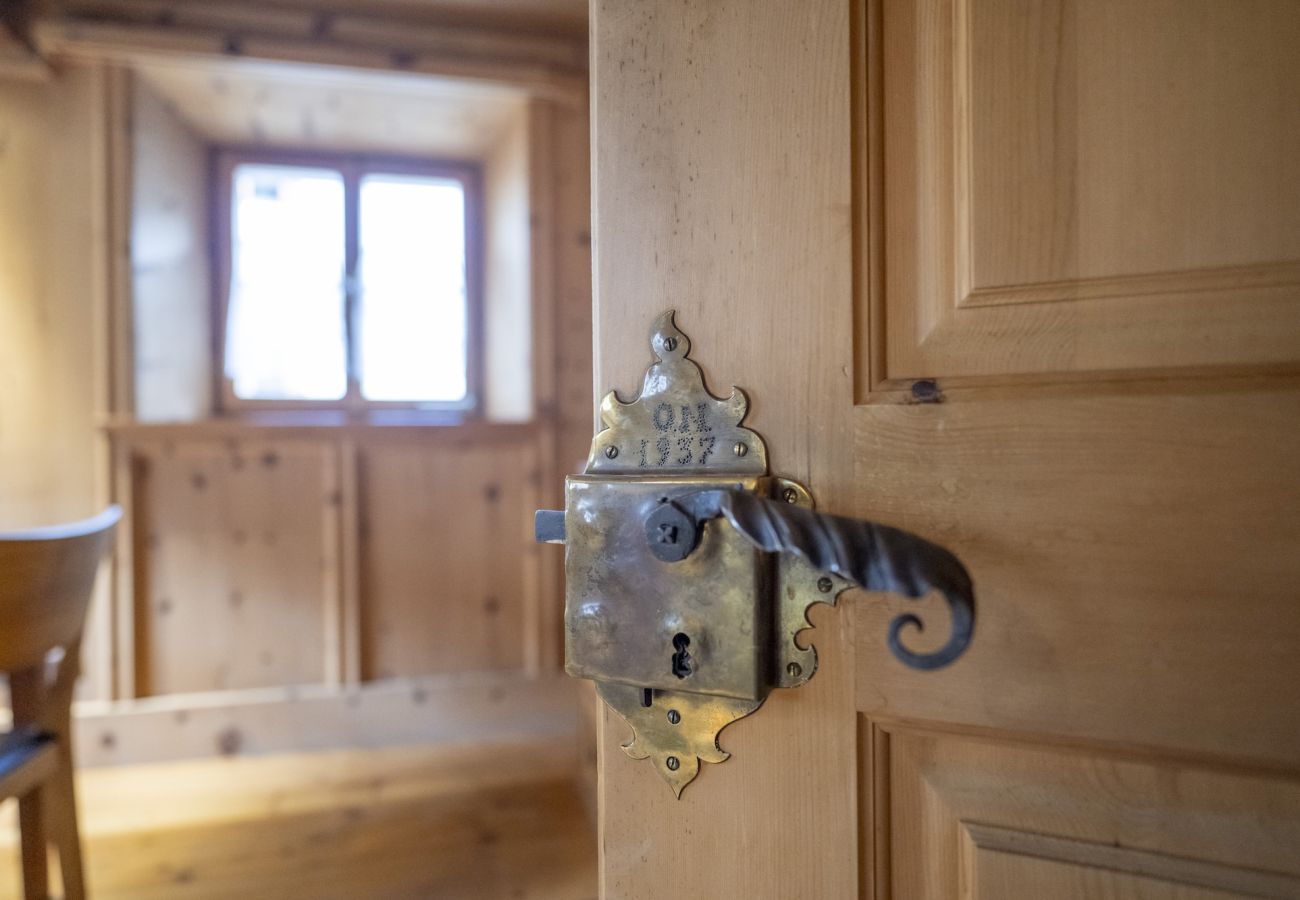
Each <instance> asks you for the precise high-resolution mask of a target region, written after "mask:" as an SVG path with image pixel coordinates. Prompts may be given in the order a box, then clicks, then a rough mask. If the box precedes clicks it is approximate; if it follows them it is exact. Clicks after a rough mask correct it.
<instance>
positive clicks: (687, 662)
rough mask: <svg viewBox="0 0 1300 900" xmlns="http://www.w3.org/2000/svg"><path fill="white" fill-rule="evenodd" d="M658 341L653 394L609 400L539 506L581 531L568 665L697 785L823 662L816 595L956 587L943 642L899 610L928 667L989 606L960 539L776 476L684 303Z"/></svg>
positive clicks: (568, 606) (569, 578) (899, 623)
mask: <svg viewBox="0 0 1300 900" xmlns="http://www.w3.org/2000/svg"><path fill="white" fill-rule="evenodd" d="M650 345H651V349H652V350H653V352H654V354H655V357H656V361H655V362H654V363H652V364H651V366H650V368H649V369H648V370H647V371H646V374H645V380H644V382H643V384H642V388H641V393H640V394H639V395H638V396H637V397H636V398H635V399H633V400H631V401H623V400H621V399H619V397H618V396H617V395H615V394H614V393H613V392H611V393H609V394H607V395H606V396H605V398H604V399H603V400H602V402H601V405H600V415H601V421H602V422H603V423H604V426H605V427H604V429H603V430H602V431H600V433H598V434H597V435H596V436H595V437H594V439H593V440H592V445H591V454H590V456H589V457H588V459H587V467H586V471H585V472H584V473H583V474H582V475H575V476H571V477H570V478H569V479H568V480H567V481H566V503H565V510H564V512H563V513H562V514H561V513H559V512H558V511H551V510H540V511H539V512H538V518H537V536H538V540H542V541H546V542H549V543H563V544H564V545H565V576H566V582H567V586H566V596H565V632H566V640H565V668H566V669H567V670H568V672H569V674H570V675H574V676H576V677H579V678H590V679H592V680H594V681H595V682H596V688H597V690H598V691H599V693H600V696H601V697H602V698H603V699H604V700H605V702H606V703H608V704H609V706H610V707H612V708H613V709H614V710H616V711H617V712H618V713H619V715H621V716H622V717H623V718H624V719H625V720H626V721H627V723H628V724H629V725H630V726H631V727H632V730H633V736H632V739H631V740H629V741H628V742H627V743H625V744H624V745H623V749H624V750H625V751H626V752H627V753H628V755H629V756H632V757H633V758H635V759H650V760H652V761H653V762H654V764H655V767H656V769H657V770H658V771H659V774H660V775H661V776H663V778H664V780H665V781H667V782H668V784H669V786H670V787H671V788H672V790H673V792H674V793H675V794H677V795H678V796H681V792H682V790H683V789H684V788H685V787H686V785H688V784H689V783H690V782H691V781H692V780H693V779H694V778H695V777H696V775H697V774H698V773H699V768H700V764H701V763H702V762H713V763H716V762H722V761H723V760H725V759H726V758H727V753H726V751H724V750H723V749H722V748H721V746H720V745H719V743H718V735H719V733H720V732H721V731H722V729H723V728H725V727H727V726H728V725H729V724H730V723H732V722H734V721H736V720H737V719H741V718H743V717H745V716H747V715H749V714H750V713H752V712H754V711H755V710H757V709H758V708H759V707H760V706H761V705H762V704H763V701H764V700H765V699H766V697H767V695H768V693H769V692H770V691H771V690H772V689H774V688H788V687H798V686H799V685H801V684H804V683H805V682H807V681H808V679H809V678H811V677H812V676H813V674H814V673H815V672H816V670H817V653H816V650H815V648H813V647H812V646H809V645H808V644H807V643H806V642H803V641H801V638H800V637H799V635H800V633H801V632H802V631H804V630H805V629H806V628H808V627H809V623H808V619H807V611H808V608H809V607H810V606H812V605H813V604H815V603H832V604H833V603H834V602H835V601H836V598H837V597H838V596H839V595H840V593H841V592H842V591H844V590H845V589H847V588H848V587H849V586H850V585H856V586H858V587H861V588H864V589H866V590H869V591H870V590H875V591H894V592H898V593H902V594H904V595H906V596H909V597H921V596H924V595H925V594H926V593H927V592H928V591H932V590H939V591H941V592H942V593H943V594H944V596H945V598H946V599H947V601H948V605H949V609H950V610H951V612H952V616H953V619H952V631H951V635H950V637H949V639H948V642H947V643H946V644H945V645H944V646H943V647H941V648H939V649H938V650H932V651H927V652H917V651H915V650H913V649H910V648H909V647H907V646H906V645H905V644H904V643H903V642H902V640H901V639H900V634H901V633H902V632H903V631H904V630H905V629H913V630H915V631H920V630H921V628H922V623H921V620H920V619H919V618H918V617H917V616H915V615H913V614H911V613H903V614H900V615H897V616H895V617H894V619H893V620H891V622H890V625H889V631H888V644H889V649H890V651H891V652H892V653H893V654H894V655H895V656H896V657H897V658H898V659H899V660H900V661H901V662H903V663H904V664H905V665H908V666H911V667H913V668H916V669H933V668H938V667H940V666H945V665H948V664H949V663H951V662H952V661H953V660H955V659H956V658H957V657H958V656H960V655H961V654H962V653H963V652H964V651H965V649H966V646H967V645H968V644H969V643H970V639H971V635H972V633H973V628H974V616H975V607H974V593H973V587H972V585H971V581H970V576H969V573H968V572H967V571H966V569H965V567H964V566H963V565H962V564H961V561H960V560H958V559H957V558H956V557H955V556H954V555H953V554H952V553H951V552H950V551H948V550H946V549H945V548H943V547H939V546H938V545H936V544H931V543H930V542H928V541H926V540H924V539H923V538H920V537H918V536H916V535H913V534H909V533H907V532H903V531H900V530H898V529H895V528H890V527H888V526H885V525H881V524H878V523H875V522H869V521H865V520H856V519H850V518H846V517H842V516H834V515H829V514H824V513H818V512H816V511H815V510H813V508H812V507H813V501H812V496H811V495H810V494H809V493H808V491H807V490H806V489H805V488H804V487H803V486H802V485H799V484H798V483H796V482H794V481H791V480H789V479H787V478H782V477H774V476H770V475H769V474H768V469H767V448H766V447H765V445H764V443H763V440H762V438H761V437H759V435H758V434H756V433H755V432H754V431H752V430H750V429H749V428H746V427H744V425H743V424H742V422H743V420H744V417H745V413H746V410H747V408H748V401H747V399H746V398H745V395H744V393H743V392H742V391H740V390H739V389H738V388H733V389H732V391H731V394H730V395H729V396H727V397H715V396H713V394H711V393H710V392H709V391H708V389H707V388H706V387H705V384H704V377H703V375H702V373H701V372H700V369H699V367H698V366H697V365H696V364H695V363H694V362H693V361H692V360H690V359H688V358H687V353H688V352H689V350H690V341H689V340H688V339H687V337H686V335H685V334H683V333H682V332H681V330H680V329H678V328H677V326H676V325H675V323H674V322H673V318H672V313H665V314H664V315H662V316H660V317H659V319H658V320H656V322H655V323H654V326H653V328H652V330H651V334H650Z"/></svg>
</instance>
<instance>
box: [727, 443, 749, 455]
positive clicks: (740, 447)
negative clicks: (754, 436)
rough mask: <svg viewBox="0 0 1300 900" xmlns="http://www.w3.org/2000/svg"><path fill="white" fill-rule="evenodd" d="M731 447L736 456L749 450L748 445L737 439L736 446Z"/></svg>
mask: <svg viewBox="0 0 1300 900" xmlns="http://www.w3.org/2000/svg"><path fill="white" fill-rule="evenodd" d="M731 449H732V452H734V453H735V454H736V455H737V456H744V455H745V454H746V453H748V452H749V445H748V444H746V443H744V442H743V441H737V442H736V446H734V447H732V448H731Z"/></svg>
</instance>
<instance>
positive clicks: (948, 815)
mask: <svg viewBox="0 0 1300 900" xmlns="http://www.w3.org/2000/svg"><path fill="white" fill-rule="evenodd" d="M880 733H881V737H882V739H883V740H884V741H885V742H886V743H887V745H888V748H889V751H888V759H889V765H888V771H887V772H886V773H885V775H884V777H885V778H886V779H887V780H888V795H889V797H890V798H891V799H890V803H891V805H892V808H893V809H895V810H897V811H898V815H896V816H894V817H893V818H892V820H891V824H892V826H893V827H892V829H891V831H892V853H891V857H890V864H889V868H890V870H891V882H892V886H893V890H894V894H893V895H894V896H902V897H956V896H968V897H973V898H980V897H1007V896H1033V897H1049V896H1058V897H1100V896H1106V897H1125V898H1128V897H1132V898H1137V897H1143V898H1147V897H1150V898H1169V900H1174V898H1191V897H1197V898H1200V897H1204V898H1207V900H1208V898H1211V897H1213V898H1219V897H1229V896H1231V897H1294V896H1300V862H1298V861H1297V858H1296V855H1295V848H1296V847H1297V846H1300V823H1298V822H1297V820H1296V819H1295V817H1294V816H1293V815H1290V814H1289V812H1288V810H1289V809H1294V808H1296V807H1297V806H1300V783H1297V782H1296V781H1295V780H1294V779H1292V778H1287V777H1275V776H1270V775H1267V774H1264V773H1255V774H1250V773H1239V772H1230V771H1225V770H1220V769H1215V768H1209V767H1204V766H1197V765H1195V764H1194V763H1189V762H1180V761H1178V760H1169V759H1161V760H1151V759H1141V758H1137V759H1126V758H1123V757H1119V756H1105V755H1099V754H1097V753H1095V752H1093V751H1082V752H1080V751H1071V750H1069V749H1065V748H1052V747H1042V746H1033V745H1020V744H1017V743H1015V742H1012V741H1007V740H1001V739H997V740H990V739H987V738H986V739H981V738H979V737H972V736H962V735H956V734H943V733H936V732H926V731H924V730H913V729H911V728H909V727H907V726H886V727H885V728H884V729H882V730H881V732H880Z"/></svg>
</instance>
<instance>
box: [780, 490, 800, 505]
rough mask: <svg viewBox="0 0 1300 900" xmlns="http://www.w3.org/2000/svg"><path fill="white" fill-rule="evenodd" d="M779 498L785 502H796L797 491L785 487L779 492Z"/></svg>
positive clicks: (797, 499) (797, 500)
mask: <svg viewBox="0 0 1300 900" xmlns="http://www.w3.org/2000/svg"><path fill="white" fill-rule="evenodd" d="M781 499H782V500H784V501H785V502H786V503H798V502H799V492H798V491H796V490H795V489H794V488H786V489H785V490H784V491H782V492H781Z"/></svg>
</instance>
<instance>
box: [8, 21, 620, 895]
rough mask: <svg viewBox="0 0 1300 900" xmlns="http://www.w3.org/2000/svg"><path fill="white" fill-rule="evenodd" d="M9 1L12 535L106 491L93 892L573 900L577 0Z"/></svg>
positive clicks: (591, 887)
mask: <svg viewBox="0 0 1300 900" xmlns="http://www.w3.org/2000/svg"><path fill="white" fill-rule="evenodd" d="M0 6H2V7H3V10H4V12H3V28H2V29H0V31H2V35H0V529H10V530H12V529H23V528H30V527H33V526H42V525H52V524H57V523H66V522H70V521H74V520H79V519H84V518H86V517H89V516H91V515H93V514H95V513H96V512H98V511H100V510H102V509H104V508H105V507H106V506H107V505H109V504H117V505H119V506H121V508H122V510H123V518H122V521H121V523H120V525H119V526H118V528H117V532H116V537H115V540H114V541H113V544H112V546H111V549H110V551H109V553H108V559H107V561H106V562H105V564H104V565H103V566H102V567H101V569H100V573H99V577H98V581H97V582H96V584H95V588H94V591H93V594H92V595H91V600H90V605H89V612H88V616H87V619H86V624H85V629H84V632H83V635H82V640H81V663H82V665H81V677H80V680H79V681H78V682H77V688H76V701H75V703H74V704H73V725H72V737H71V747H72V751H73V754H74V759H75V763H76V769H77V776H76V777H77V782H76V783H77V788H78V791H79V797H78V805H79V809H80V832H81V838H82V843H83V846H84V852H85V863H84V868H85V876H86V880H87V882H88V886H89V891H90V894H91V895H92V896H94V897H97V898H102V900H111V898H123V900H126V898H130V900H149V898H225V897H231V898H233V897H260V898H358V900H360V898H432V897H439V898H441V897H447V898H526V900H540V898H548V900H551V898H553V900H583V898H594V897H595V896H596V845H595V833H594V824H593V821H592V820H593V817H594V810H593V805H592V801H591V797H592V796H593V781H594V777H595V776H594V758H593V757H594V749H593V747H594V744H592V743H591V742H590V741H589V740H587V739H583V738H581V737H580V735H585V734H587V733H588V732H590V730H591V727H590V720H591V716H592V714H591V712H590V702H591V701H590V697H589V695H586V694H583V693H582V691H581V689H580V687H579V685H578V683H577V682H574V681H571V680H569V679H567V678H566V677H565V676H564V675H563V671H562V631H561V617H562V612H561V607H562V600H561V576H562V571H561V569H562V559H561V556H560V554H558V553H555V552H551V548H545V547H540V546H538V545H536V544H534V543H533V540H532V513H533V511H534V510H535V509H537V508H540V507H546V506H551V507H555V506H556V505H557V504H558V503H559V496H558V495H559V493H560V488H561V485H562V482H563V475H564V474H565V473H566V472H569V471H573V470H575V468H576V467H577V466H578V465H579V463H580V461H581V460H582V459H584V458H585V456H586V453H587V448H588V444H589V441H590V438H591V431H592V376H591V370H592V363H591V334H592V332H591V293H590V281H591V277H590V249H589V244H590V236H589V227H590V226H589V190H588V184H589V176H588V160H589V155H588V144H589V137H588V94H587V90H588V89H587V33H586V27H587V26H586V17H587V10H586V3H585V2H583V0H368V2H365V3H355V2H346V0H257V2H254V0H211V2H209V0H202V2H200V0H47V2H38V0H2V2H0ZM4 577H5V573H4V572H0V579H3V578H4ZM6 627H10V628H12V627H13V626H6ZM11 633H12V632H11ZM3 640H4V638H3V636H0V642H3ZM5 708H7V704H5ZM3 730H4V728H3V727H0V731H3ZM15 806H16V804H14V803H5V804H4V806H3V807H0V816H2V818H0V900H7V898H11V897H19V896H22V893H21V887H20V885H21V875H20V865H19V856H20V853H19V837H18V834H19V829H18V818H19V817H18V814H17V812H16V810H15ZM56 863H57V860H56V859H55V858H53V857H52V858H51V860H50V871H51V876H50V878H51V883H52V888H51V891H52V893H54V894H55V895H59V896H61V894H60V893H59V891H60V882H61V880H62V877H61V876H60V875H59V874H58V872H59V867H58V865H57V864H56Z"/></svg>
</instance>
